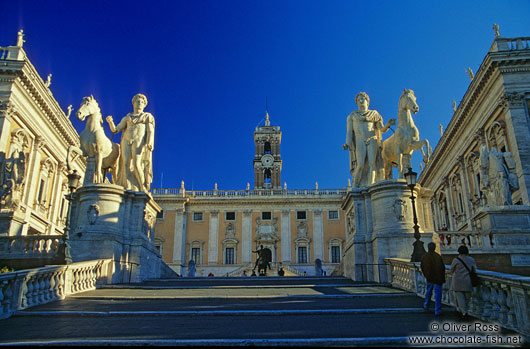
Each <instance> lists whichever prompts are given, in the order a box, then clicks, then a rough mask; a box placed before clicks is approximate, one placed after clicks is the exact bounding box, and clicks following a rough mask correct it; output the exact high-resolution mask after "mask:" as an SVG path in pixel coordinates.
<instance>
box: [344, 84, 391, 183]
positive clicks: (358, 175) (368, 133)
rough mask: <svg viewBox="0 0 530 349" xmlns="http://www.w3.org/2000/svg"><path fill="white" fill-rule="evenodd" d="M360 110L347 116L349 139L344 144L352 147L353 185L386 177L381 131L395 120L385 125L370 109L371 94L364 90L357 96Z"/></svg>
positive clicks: (356, 99)
mask: <svg viewBox="0 0 530 349" xmlns="http://www.w3.org/2000/svg"><path fill="white" fill-rule="evenodd" d="M355 103H356V104H357V106H358V108H359V110H354V111H352V112H351V113H350V115H348V118H347V119H346V125H347V126H346V128H347V133H346V143H345V144H344V145H343V148H344V149H345V150H346V149H347V150H349V151H350V173H351V175H352V177H353V187H354V188H358V187H360V186H367V185H370V184H373V183H375V182H377V181H380V180H382V179H383V176H384V167H383V159H382V157H381V146H382V138H381V134H382V133H385V132H386V131H388V129H389V128H390V126H392V125H394V124H395V123H396V120H395V119H390V120H389V121H388V122H387V124H386V125H383V118H382V117H381V115H380V114H379V113H378V112H377V110H369V109H368V106H369V104H370V97H368V95H367V94H366V93H365V92H359V93H358V94H357V95H356V96H355Z"/></svg>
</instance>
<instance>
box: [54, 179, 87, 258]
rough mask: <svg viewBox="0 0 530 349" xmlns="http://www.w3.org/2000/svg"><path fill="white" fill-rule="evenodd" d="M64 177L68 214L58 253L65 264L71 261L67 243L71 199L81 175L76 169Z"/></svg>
mask: <svg viewBox="0 0 530 349" xmlns="http://www.w3.org/2000/svg"><path fill="white" fill-rule="evenodd" d="M66 177H67V178H68V188H69V189H70V193H69V194H67V195H66V200H67V201H68V214H67V215H66V223H65V225H64V234H63V242H62V244H61V246H60V247H59V252H58V255H59V259H60V260H61V261H63V260H64V263H65V264H70V263H72V255H71V254H70V244H69V243H68V240H69V238H70V215H71V210H72V205H71V201H72V199H73V193H74V192H75V190H76V189H77V187H78V186H79V180H80V179H81V176H80V175H79V174H78V173H77V170H74V171H73V172H72V173H70V174H69V175H68V176H66Z"/></svg>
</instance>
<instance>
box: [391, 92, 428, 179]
mask: <svg viewBox="0 0 530 349" xmlns="http://www.w3.org/2000/svg"><path fill="white" fill-rule="evenodd" d="M419 110H420V107H419V106H418V104H417V103H416V96H414V91H412V90H407V89H403V93H402V94H401V97H400V98H399V103H398V122H397V127H396V132H395V133H394V134H393V135H392V136H390V137H389V138H388V139H387V140H386V141H384V142H383V160H384V166H385V179H391V178H392V166H394V167H397V169H398V176H399V177H398V178H404V176H403V174H404V173H405V172H406V171H407V169H408V168H410V167H412V165H411V157H412V152H413V151H414V150H421V153H422V154H423V162H424V163H425V164H427V162H428V161H429V158H430V156H431V154H432V149H431V147H430V145H429V141H428V140H427V139H422V140H420V133H419V131H418V129H417V128H416V125H414V120H413V119H412V114H411V111H412V113H414V114H416V113H417V112H418V111H419ZM423 146H425V151H423Z"/></svg>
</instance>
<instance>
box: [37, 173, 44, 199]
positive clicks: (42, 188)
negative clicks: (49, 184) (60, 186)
mask: <svg viewBox="0 0 530 349" xmlns="http://www.w3.org/2000/svg"><path fill="white" fill-rule="evenodd" d="M45 185H46V181H44V179H41V180H40V187H39V195H38V196H37V202H38V203H40V204H41V203H42V200H43V199H44V198H43V196H44V186H45Z"/></svg>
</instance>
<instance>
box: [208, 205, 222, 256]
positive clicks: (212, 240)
mask: <svg viewBox="0 0 530 349" xmlns="http://www.w3.org/2000/svg"><path fill="white" fill-rule="evenodd" d="M218 255H219V210H213V211H210V230H209V234H208V264H218V263H219V260H218V259H219V258H218Z"/></svg>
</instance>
